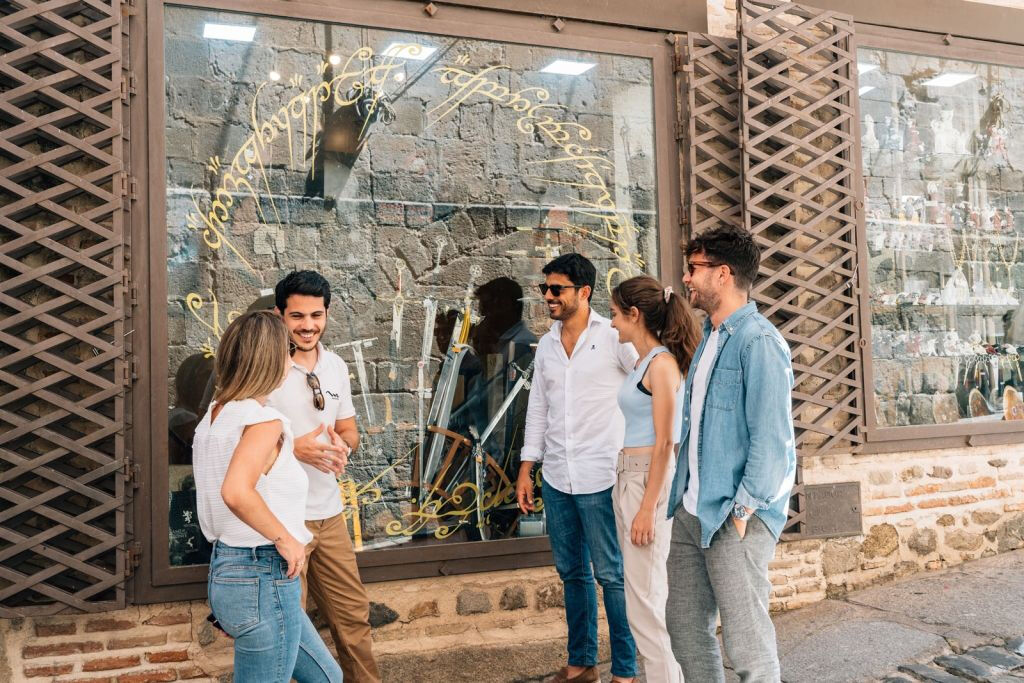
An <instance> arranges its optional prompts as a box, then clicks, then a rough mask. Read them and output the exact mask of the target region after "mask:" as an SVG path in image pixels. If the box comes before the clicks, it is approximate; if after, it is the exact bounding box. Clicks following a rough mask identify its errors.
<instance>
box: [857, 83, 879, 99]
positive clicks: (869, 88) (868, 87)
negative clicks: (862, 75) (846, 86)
mask: <svg viewBox="0 0 1024 683" xmlns="http://www.w3.org/2000/svg"><path fill="white" fill-rule="evenodd" d="M874 89H875V86H873V85H862V86H861V87H860V90H859V91H857V94H858V95H861V96H863V95H866V94H868V93H869V92H871V91H872V90H874Z"/></svg>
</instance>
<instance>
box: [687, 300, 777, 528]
mask: <svg viewBox="0 0 1024 683" xmlns="http://www.w3.org/2000/svg"><path fill="white" fill-rule="evenodd" d="M710 335H711V318H710V317H709V318H707V319H706V320H705V321H704V339H703V340H701V343H700V346H699V347H698V348H697V352H696V354H695V355H694V357H693V361H692V362H691V363H690V370H689V372H687V374H686V392H685V394H684V396H683V432H682V437H681V439H680V442H679V452H678V454H677V458H676V475H675V479H674V480H673V482H672V494H671V497H670V498H669V506H668V515H669V517H671V516H672V515H673V514H674V513H675V511H676V509H677V508H678V507H679V506H680V505H682V503H683V493H684V492H685V491H686V482H687V481H688V478H689V476H690V472H689V462H688V459H687V456H686V454H687V449H688V447H689V446H688V444H689V440H690V433H691V430H690V397H691V396H692V395H693V377H694V374H695V370H696V369H697V361H698V360H699V359H700V355H701V353H703V351H704V345H705V344H707V341H708V337H709V336H710ZM792 389H793V366H792V364H791V362H790V351H789V346H788V345H787V344H786V341H785V340H784V339H783V338H782V335H781V334H779V331H778V330H776V329H775V327H774V326H773V325H772V324H771V323H770V322H768V319H767V318H765V317H764V316H763V315H761V314H760V313H758V312H757V307H756V306H755V305H754V303H753V302H751V303H748V304H746V305H745V306H743V307H742V308H740V309H739V310H738V311H736V312H735V313H733V314H732V315H730V316H729V317H728V318H727V319H726V320H725V321H723V322H722V324H721V326H720V327H719V335H718V355H717V356H716V358H715V364H714V366H713V367H712V368H711V376H710V378H709V380H708V390H707V395H706V397H705V402H704V412H703V414H702V415H701V424H700V426H699V429H700V435H701V438H700V441H699V442H698V449H697V470H698V472H699V476H700V488H699V489H698V492H697V493H698V495H697V519H698V520H700V527H701V539H700V540H701V546H702V547H704V548H707V547H709V546H710V545H711V538H712V536H714V535H715V532H716V531H718V529H719V528H720V527H721V526H722V524H724V523H725V521H726V520H727V519H728V518H729V515H730V513H731V512H732V508H733V504H734V503H740V504H742V505H744V506H746V507H748V508H753V510H754V514H756V515H757V516H758V518H760V519H761V521H763V522H764V523H765V525H766V526H767V527H768V528H769V529H770V530H771V532H772V533H773V534H775V537H776V538H778V537H779V535H780V534H781V533H782V527H783V526H785V523H786V518H787V516H788V515H787V510H788V508H789V495H790V491H791V490H792V488H793V480H794V477H795V476H796V445H795V438H794V436H793V416H792V396H791V392H792Z"/></svg>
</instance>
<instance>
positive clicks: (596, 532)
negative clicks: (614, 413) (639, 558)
mask: <svg viewBox="0 0 1024 683" xmlns="http://www.w3.org/2000/svg"><path fill="white" fill-rule="evenodd" d="M543 494H544V496H543V501H544V509H545V511H546V514H547V525H548V537H549V539H550V541H551V553H552V555H554V558H555V569H557V570H558V576H559V577H560V578H561V579H562V584H563V585H564V587H565V620H566V622H568V624H569V647H568V650H569V664H570V666H594V665H596V664H597V589H596V588H595V587H594V577H595V576H596V577H597V582H598V583H599V584H601V589H602V591H603V592H604V611H605V615H606V616H607V617H608V633H609V636H610V639H611V645H612V675H613V676H620V677H622V678H631V677H632V676H635V675H636V643H635V642H633V634H632V632H630V630H629V621H628V620H627V619H626V593H625V588H624V585H623V579H622V551H621V550H620V549H619V541H618V538H617V537H616V533H615V509H614V507H613V505H612V489H611V488H608V489H606V490H604V491H599V492H597V493H587V494H580V495H572V494H569V493H562V492H561V491H559V490H557V489H556V488H555V487H553V486H551V485H550V484H548V483H547V482H544V486H543ZM591 565H593V570H591Z"/></svg>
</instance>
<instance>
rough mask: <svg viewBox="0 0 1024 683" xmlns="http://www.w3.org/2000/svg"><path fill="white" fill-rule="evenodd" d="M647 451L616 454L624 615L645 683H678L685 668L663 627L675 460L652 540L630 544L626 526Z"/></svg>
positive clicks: (639, 494)
mask: <svg viewBox="0 0 1024 683" xmlns="http://www.w3.org/2000/svg"><path fill="white" fill-rule="evenodd" d="M649 466H650V456H635V455H634V456H627V455H620V456H619V467H618V470H619V471H618V479H617V480H616V482H615V490H614V491H613V494H612V502H613V505H614V507H615V527H616V530H617V531H618V535H619V546H620V547H621V548H622V567H623V572H624V574H625V583H626V615H627V616H628V617H629V628H630V630H631V631H632V632H633V639H634V640H636V646H637V649H639V650H640V655H641V656H642V657H643V658H644V673H645V674H646V676H647V681H648V683H682V682H683V671H682V669H681V668H680V667H679V663H678V662H676V659H675V657H674V656H673V655H672V642H671V641H670V640H669V637H668V629H667V628H666V627H665V602H666V600H667V599H668V573H667V569H666V563H667V562H668V551H669V548H670V545H671V542H672V520H671V519H666V512H667V510H668V496H669V489H670V488H671V487H672V475H673V474H675V462H674V461H672V462H670V463H669V468H668V472H666V475H665V484H664V486H663V487H662V491H661V496H660V497H659V498H658V509H657V512H656V513H655V518H654V519H655V527H654V541H653V542H652V543H650V544H648V545H645V546H637V545H633V542H632V541H631V540H630V537H629V536H630V533H629V532H630V529H631V528H632V526H633V518H634V517H635V516H636V513H637V511H639V510H640V503H641V501H643V497H644V490H645V488H646V487H647V469H648V468H649Z"/></svg>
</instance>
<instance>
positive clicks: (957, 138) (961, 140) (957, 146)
mask: <svg viewBox="0 0 1024 683" xmlns="http://www.w3.org/2000/svg"><path fill="white" fill-rule="evenodd" d="M931 128H932V136H933V140H934V142H933V150H932V151H933V153H934V154H965V153H966V152H967V139H966V138H965V136H964V135H963V134H962V133H961V132H960V131H958V130H957V129H956V127H955V126H954V125H953V110H952V109H943V110H942V114H941V115H940V116H939V118H937V119H932V122H931Z"/></svg>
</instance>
